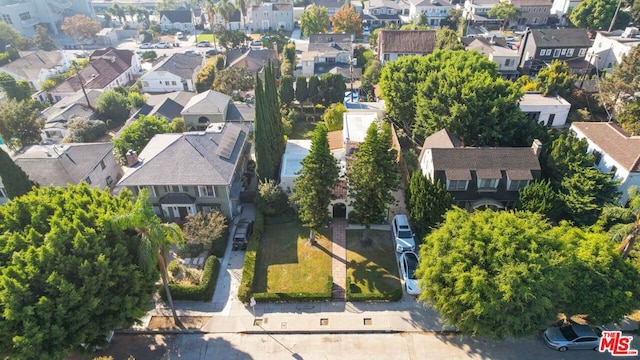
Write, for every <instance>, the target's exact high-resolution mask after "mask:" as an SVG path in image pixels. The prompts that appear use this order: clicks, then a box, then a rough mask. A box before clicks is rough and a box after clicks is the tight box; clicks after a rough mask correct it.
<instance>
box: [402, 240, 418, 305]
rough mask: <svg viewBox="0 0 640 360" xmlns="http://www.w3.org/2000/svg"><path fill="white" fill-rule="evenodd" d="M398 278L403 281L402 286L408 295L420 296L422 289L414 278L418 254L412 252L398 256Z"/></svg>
mask: <svg viewBox="0 0 640 360" xmlns="http://www.w3.org/2000/svg"><path fill="white" fill-rule="evenodd" d="M399 262H400V276H401V277H402V280H403V281H404V286H405V288H406V289H407V294H409V295H416V296H417V295H420V292H422V289H421V288H420V285H418V277H417V276H416V270H417V269H418V264H420V260H419V258H418V254H416V253H415V252H413V251H405V252H403V253H402V254H400V260H399Z"/></svg>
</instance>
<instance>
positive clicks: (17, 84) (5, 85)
mask: <svg viewBox="0 0 640 360" xmlns="http://www.w3.org/2000/svg"><path fill="white" fill-rule="evenodd" d="M0 88H2V90H4V92H5V93H6V94H7V97H8V98H9V99H11V100H15V101H23V100H29V99H30V98H31V93H32V89H31V85H30V84H29V82H28V81H26V80H18V81H16V79H14V78H13V76H11V75H9V74H8V73H6V72H0Z"/></svg>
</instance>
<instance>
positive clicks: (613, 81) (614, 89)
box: [600, 46, 640, 112]
mask: <svg viewBox="0 0 640 360" xmlns="http://www.w3.org/2000/svg"><path fill="white" fill-rule="evenodd" d="M638 74H640V47H637V46H636V47H634V48H633V50H631V52H629V53H628V54H626V55H624V56H623V57H622V61H621V62H620V64H618V65H617V66H616V67H614V68H613V74H611V75H606V76H604V80H603V81H602V86H601V90H600V103H601V104H602V106H604V107H605V108H609V109H611V108H614V109H615V111H616V112H618V111H619V110H621V108H624V106H626V105H628V104H632V103H636V102H638V101H640V96H639V94H638V89H640V77H639V76H638Z"/></svg>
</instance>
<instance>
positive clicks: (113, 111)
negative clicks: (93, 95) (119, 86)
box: [96, 90, 132, 127]
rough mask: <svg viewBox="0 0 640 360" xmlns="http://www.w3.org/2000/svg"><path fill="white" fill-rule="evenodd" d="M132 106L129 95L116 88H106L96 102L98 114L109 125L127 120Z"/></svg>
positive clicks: (112, 125) (115, 124)
mask: <svg viewBox="0 0 640 360" xmlns="http://www.w3.org/2000/svg"><path fill="white" fill-rule="evenodd" d="M131 107H132V106H131V103H130V102H129V98H128V97H127V95H125V94H123V93H122V92H119V91H116V90H105V92H103V93H102V94H101V95H100V97H98V101H97V104H96V110H97V112H98V116H99V117H100V119H101V120H103V121H104V122H105V123H107V125H108V126H109V127H114V126H117V125H119V124H122V123H123V122H124V121H125V120H127V118H129V110H131Z"/></svg>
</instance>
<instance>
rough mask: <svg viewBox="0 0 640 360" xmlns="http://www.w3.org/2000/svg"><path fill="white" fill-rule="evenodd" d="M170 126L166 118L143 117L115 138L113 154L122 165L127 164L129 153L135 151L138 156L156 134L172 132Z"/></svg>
mask: <svg viewBox="0 0 640 360" xmlns="http://www.w3.org/2000/svg"><path fill="white" fill-rule="evenodd" d="M171 130H172V129H171V127H170V125H169V124H168V123H167V121H166V120H165V119H164V118H161V117H158V116H153V115H151V116H145V115H142V116H140V117H139V118H138V120H136V121H134V122H133V123H132V124H131V125H129V126H127V127H125V128H124V129H122V132H121V133H120V135H119V136H118V137H115V138H113V140H112V141H113V152H114V155H115V157H116V159H117V160H118V161H119V162H120V164H123V165H125V164H126V163H127V158H126V154H127V151H129V150H133V151H135V152H137V153H138V154H139V153H140V152H141V151H142V149H144V147H145V146H146V145H147V144H148V143H149V141H150V140H151V138H152V137H154V136H155V135H156V134H165V133H169V132H170V131H171Z"/></svg>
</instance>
